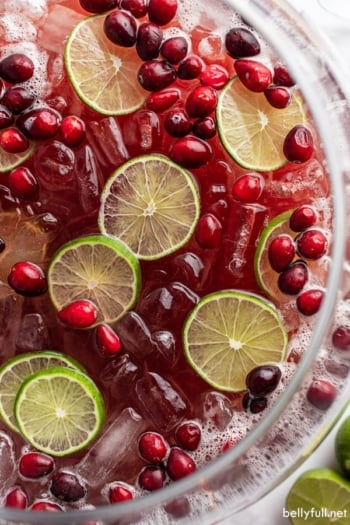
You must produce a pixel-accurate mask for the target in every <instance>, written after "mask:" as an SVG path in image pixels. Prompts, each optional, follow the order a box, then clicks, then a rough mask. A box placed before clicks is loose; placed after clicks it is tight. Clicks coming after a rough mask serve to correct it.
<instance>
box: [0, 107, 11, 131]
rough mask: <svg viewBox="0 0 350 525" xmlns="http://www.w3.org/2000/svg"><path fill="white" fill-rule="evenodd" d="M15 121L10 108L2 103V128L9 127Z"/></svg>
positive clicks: (0, 110) (0, 125) (0, 121)
mask: <svg viewBox="0 0 350 525" xmlns="http://www.w3.org/2000/svg"><path fill="white" fill-rule="evenodd" d="M12 123H13V115H12V113H11V112H10V110H9V109H8V108H7V107H5V106H3V105H0V129H3V128H7V127H9V126H11V124H12Z"/></svg>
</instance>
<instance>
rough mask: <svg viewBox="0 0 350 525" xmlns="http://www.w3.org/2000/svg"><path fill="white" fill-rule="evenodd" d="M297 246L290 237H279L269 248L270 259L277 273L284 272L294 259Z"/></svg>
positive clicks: (284, 235)
mask: <svg viewBox="0 0 350 525" xmlns="http://www.w3.org/2000/svg"><path fill="white" fill-rule="evenodd" d="M294 256H295V245H294V240H293V239H292V238H291V236H290V235H287V234H283V233H281V234H280V235H277V237H275V238H274V239H273V240H272V241H271V242H270V244H269V246H268V258H269V262H270V265H271V268H272V269H273V270H275V272H282V271H283V270H284V269H285V268H286V267H287V266H288V265H289V264H290V263H291V262H292V261H293V259H294Z"/></svg>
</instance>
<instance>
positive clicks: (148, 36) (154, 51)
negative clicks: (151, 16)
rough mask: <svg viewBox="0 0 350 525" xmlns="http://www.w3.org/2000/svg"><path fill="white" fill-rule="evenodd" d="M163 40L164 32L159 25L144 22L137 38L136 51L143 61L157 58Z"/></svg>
mask: <svg viewBox="0 0 350 525" xmlns="http://www.w3.org/2000/svg"><path fill="white" fill-rule="evenodd" d="M162 40H163V31H162V30H161V28H160V27H159V26H158V25H157V24H153V23H152V22H144V23H143V24H141V25H140V27H139V29H138V32H137V37H136V51H137V53H138V55H139V57H140V58H141V59H142V60H152V59H154V58H157V56H158V55H159V51H160V46H161V43H162Z"/></svg>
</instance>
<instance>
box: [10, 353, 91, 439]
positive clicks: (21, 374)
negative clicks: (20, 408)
mask: <svg viewBox="0 0 350 525" xmlns="http://www.w3.org/2000/svg"><path fill="white" fill-rule="evenodd" d="M53 366H61V367H63V366H64V367H69V368H77V369H80V370H82V366H81V365H80V364H79V363H78V362H77V361H75V360H74V359H72V358H71V357H68V356H67V355H65V354H61V353H59V352H54V351H51V350H44V351H41V352H32V353H26V354H21V355H18V356H16V357H13V358H12V359H9V360H8V361H6V363H4V364H3V365H2V366H1V368H0V416H1V417H2V419H3V420H4V421H5V423H6V424H7V425H8V426H9V427H10V428H11V429H12V430H14V431H15V432H18V426H17V423H16V419H15V416H14V413H13V410H14V404H15V398H16V395H17V392H18V390H19V388H20V386H21V384H22V382H23V381H24V380H25V379H26V378H27V377H28V376H31V375H32V374H34V373H35V372H38V371H39V370H43V369H47V368H50V367H53Z"/></svg>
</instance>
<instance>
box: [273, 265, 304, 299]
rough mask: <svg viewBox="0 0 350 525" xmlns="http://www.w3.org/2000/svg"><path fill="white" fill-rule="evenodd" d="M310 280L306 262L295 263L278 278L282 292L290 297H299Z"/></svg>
mask: <svg viewBox="0 0 350 525" xmlns="http://www.w3.org/2000/svg"><path fill="white" fill-rule="evenodd" d="M307 280H308V269H307V265H306V264H305V263H304V261H295V262H294V263H292V264H290V265H289V266H287V268H286V269H285V270H283V272H282V273H280V275H279V278H278V286H279V289H280V290H281V292H283V293H285V294H288V295H298V293H300V292H301V290H302V289H303V288H304V286H305V284H306V282H307Z"/></svg>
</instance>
